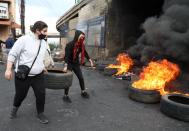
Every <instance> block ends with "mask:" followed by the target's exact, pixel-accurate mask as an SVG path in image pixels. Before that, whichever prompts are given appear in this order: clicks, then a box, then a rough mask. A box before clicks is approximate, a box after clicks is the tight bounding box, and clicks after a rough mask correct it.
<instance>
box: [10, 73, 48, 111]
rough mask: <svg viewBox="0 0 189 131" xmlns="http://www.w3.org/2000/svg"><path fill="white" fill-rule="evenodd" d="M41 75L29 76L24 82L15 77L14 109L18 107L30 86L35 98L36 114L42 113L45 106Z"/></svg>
mask: <svg viewBox="0 0 189 131" xmlns="http://www.w3.org/2000/svg"><path fill="white" fill-rule="evenodd" d="M43 83H44V79H43V74H42V73H41V74H39V75H36V76H29V77H28V78H27V79H26V80H25V81H21V80H19V79H17V78H16V77H15V96H14V103H13V105H14V106H15V107H19V106H20V105H21V104H22V102H23V100H24V99H25V98H26V96H27V93H28V90H29V88H30V86H31V87H32V88H33V91H34V94H35V97H36V108H37V113H42V112H44V106H45V87H44V84H43Z"/></svg>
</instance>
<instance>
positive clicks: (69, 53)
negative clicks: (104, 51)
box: [65, 30, 90, 66]
mask: <svg viewBox="0 0 189 131" xmlns="http://www.w3.org/2000/svg"><path fill="white" fill-rule="evenodd" d="M82 33H83V32H81V31H79V30H76V31H75V36H74V39H73V40H72V41H71V42H69V43H68V44H67V45H66V48H65V62H66V63H67V64H68V66H72V65H74V64H76V65H79V64H80V62H79V54H80V53H81V51H82V50H81V49H79V50H78V52H77V54H76V59H75V60H73V49H74V45H75V44H76V42H77V40H78V38H79V36H80V34H82ZM83 34H84V33H83ZM85 57H86V58H87V59H88V60H89V59H90V57H89V55H88V53H87V51H86V50H85Z"/></svg>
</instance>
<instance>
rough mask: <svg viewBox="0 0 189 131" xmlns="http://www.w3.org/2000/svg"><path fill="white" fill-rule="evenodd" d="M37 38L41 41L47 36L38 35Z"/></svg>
mask: <svg viewBox="0 0 189 131" xmlns="http://www.w3.org/2000/svg"><path fill="white" fill-rule="evenodd" d="M38 37H39V39H40V40H42V39H45V38H46V37H47V36H46V35H44V34H40V35H39V36H38Z"/></svg>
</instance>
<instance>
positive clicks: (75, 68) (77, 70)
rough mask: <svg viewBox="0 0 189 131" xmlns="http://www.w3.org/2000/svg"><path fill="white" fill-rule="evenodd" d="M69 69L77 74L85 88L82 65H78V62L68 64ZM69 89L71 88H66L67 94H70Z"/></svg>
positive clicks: (83, 88) (81, 85) (82, 86)
mask: <svg viewBox="0 0 189 131" xmlns="http://www.w3.org/2000/svg"><path fill="white" fill-rule="evenodd" d="M68 70H71V71H73V72H74V73H75V75H76V76H77V78H78V79H79V84H80V87H81V90H85V84H84V78H83V74H82V72H81V68H80V65H77V64H74V65H68ZM69 89H70V88H66V89H65V95H68V92H69Z"/></svg>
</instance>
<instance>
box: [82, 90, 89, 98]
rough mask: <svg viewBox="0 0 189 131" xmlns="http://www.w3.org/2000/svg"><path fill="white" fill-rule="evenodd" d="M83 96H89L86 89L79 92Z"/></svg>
mask: <svg viewBox="0 0 189 131" xmlns="http://www.w3.org/2000/svg"><path fill="white" fill-rule="evenodd" d="M81 96H82V97H83V98H89V94H88V93H87V92H86V91H83V92H81Z"/></svg>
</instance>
